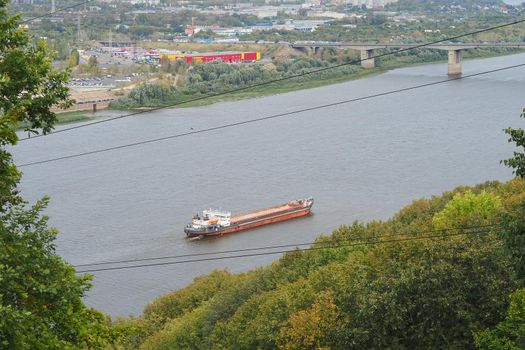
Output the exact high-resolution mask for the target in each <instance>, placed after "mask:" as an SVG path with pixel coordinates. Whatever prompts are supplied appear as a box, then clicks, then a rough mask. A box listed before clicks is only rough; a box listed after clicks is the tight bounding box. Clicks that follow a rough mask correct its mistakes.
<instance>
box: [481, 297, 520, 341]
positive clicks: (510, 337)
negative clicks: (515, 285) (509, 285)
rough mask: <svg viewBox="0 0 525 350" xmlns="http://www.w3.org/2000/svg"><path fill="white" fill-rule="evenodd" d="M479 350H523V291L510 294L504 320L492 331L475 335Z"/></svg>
mask: <svg viewBox="0 0 525 350" xmlns="http://www.w3.org/2000/svg"><path fill="white" fill-rule="evenodd" d="M475 338H476V346H477V347H478V349H481V350H519V349H523V348H525V289H520V290H517V291H515V292H514V293H512V295H511V300H510V306H509V310H508V312H507V316H506V317H505V320H503V321H502V322H500V323H499V324H498V325H497V326H496V327H495V328H494V329H491V330H486V331H484V332H480V333H478V334H476V336H475Z"/></svg>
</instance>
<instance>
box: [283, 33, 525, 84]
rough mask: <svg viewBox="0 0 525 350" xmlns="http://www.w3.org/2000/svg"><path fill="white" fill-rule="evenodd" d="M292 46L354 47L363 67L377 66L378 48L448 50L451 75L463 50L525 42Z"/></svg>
mask: <svg viewBox="0 0 525 350" xmlns="http://www.w3.org/2000/svg"><path fill="white" fill-rule="evenodd" d="M290 46H291V47H292V48H294V49H296V50H301V51H303V52H306V53H309V54H310V53H317V52H318V51H319V50H320V49H322V48H327V47H328V48H338V49H354V50H359V51H361V66H362V67H363V68H374V67H375V56H374V50H377V49H410V48H425V49H434V50H446V51H448V74H449V75H451V76H457V75H461V57H462V51H463V50H469V49H480V48H513V49H525V42H521V43H520V42H518V43H439V44H432V45H428V46H427V45H424V44H394V43H388V44H381V43H353V42H348V43H327V42H314V41H304V42H295V43H293V44H290Z"/></svg>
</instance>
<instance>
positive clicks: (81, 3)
mask: <svg viewBox="0 0 525 350" xmlns="http://www.w3.org/2000/svg"><path fill="white" fill-rule="evenodd" d="M93 1H94V0H86V1H82V2H79V3H76V4H74V5H71V6H66V7H61V8H58V9H56V10H55V11H51V12H47V13H44V14H43V15H40V16H35V17H31V18H29V19H26V20H24V21H21V22H19V24H25V23H29V22H32V21H34V20H36V19H40V18H44V17H48V16H50V15H53V14H55V13H57V12H62V11H65V10H69V9H72V8H75V7H78V6H82V5H84V4H87V3H89V2H93Z"/></svg>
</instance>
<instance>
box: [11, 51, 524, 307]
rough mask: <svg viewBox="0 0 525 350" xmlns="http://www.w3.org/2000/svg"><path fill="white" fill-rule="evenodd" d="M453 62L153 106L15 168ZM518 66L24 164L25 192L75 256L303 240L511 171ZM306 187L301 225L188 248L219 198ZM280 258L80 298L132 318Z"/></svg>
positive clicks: (100, 289) (69, 138) (369, 89)
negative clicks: (193, 230) (204, 282)
mask: <svg viewBox="0 0 525 350" xmlns="http://www.w3.org/2000/svg"><path fill="white" fill-rule="evenodd" d="M524 60H525V54H517V55H512V56H506V57H496V58H489V59H478V60H471V61H465V62H464V64H463V70H464V72H463V73H464V74H471V73H476V72H481V71H485V70H491V69H495V68H500V67H504V66H510V65H513V64H517V63H522V62H524ZM445 78H446V64H434V65H423V66H418V67H411V68H404V69H396V70H393V71H390V72H387V73H385V74H381V75H378V76H374V77H369V78H365V79H362V80H357V81H351V82H347V83H342V84H337V85H332V86H326V87H321V88H315V89H310V90H304V91H296V92H291V93H286V94H281V95H275V96H269V97H262V98H256V99H250V100H241V101H235V102H224V103H217V104H214V105H210V106H206V107H199V108H185V109H171V110H160V111H156V112H153V113H144V114H141V115H137V116H134V117H131V118H126V119H121V120H116V121H111V122H108V123H103V124H99V125H95V126H91V127H87V128H82V129H78V130H74V131H70V132H65V133H59V134H56V135H50V136H46V137H42V138H36V139H33V140H29V141H24V142H21V143H20V144H19V145H18V146H16V147H15V149H14V154H15V160H16V162H17V163H19V164H20V163H27V162H31V161H36V160H42V159H47V158H53V157H57V156H62V155H68V154H73V153H81V152H85V151H88V150H93V149H99V148H105V147H112V146H116V145H121V144H125V143H130V142H136V141H141V140H146V139H149V138H157V137H163V136H167V135H171V134H177V133H181V132H186V131H189V130H191V128H193V129H194V130H198V129H202V128H208V127H213V126H218V125H221V124H227V123H232V122H236V121H243V120H247V119H251V118H256V117H261V116H266V115H270V114H274V113H279V112H283V111H292V110H295V109H300V108H306V107H310V106H316V105H320V104H326V103H330V102H335V101H338V100H343V99H349V98H354V97H360V96H366V95H369V94H375V93H378V92H382V91H388V90H392V89H398V88H403V87H408V86H412V85H418V84H424V83H428V82H434V81H439V80H443V79H445ZM524 84H525V69H523V68H516V69H512V70H508V71H502V72H498V73H493V74H490V75H484V76H478V77H474V78H468V79H463V80H458V81H452V82H448V83H446V84H441V85H436V86H432V87H426V88H421V89H418V90H413V91H408V92H404V93H398V94H395V95H389V96H383V97H378V98H374V99H369V100H364V101H360V102H355V103H351V104H347V105H341V106H337V107H332V108H326V109H322V110H317V111H311V112H305V113H301V114H297V115H293V116H289V117H286V118H280V119H273V120H268V121H265V122H260V123H254V124H247V125H241V126H238V127H232V128H228V129H221V130H217V131H213V132H207V133H202V134H198V135H193V136H188V137H181V138H177V139H172V140H166V141H162V142H157V143H152V144H146V145H142V146H137V147H130V148H125V149H120V150H115V151H111V152H107V153H100V154H94V155H89V156H85V157H80V158H74V159H67V160H61V161H57V162H51V163H46V164H41V165H35V166H31V167H24V168H23V169H22V170H23V172H24V177H23V181H22V185H21V189H22V194H23V196H24V197H25V198H27V199H29V200H30V201H35V200H36V199H38V198H40V197H41V196H43V195H44V194H47V195H49V196H50V197H51V204H50V206H49V208H48V210H47V212H46V213H47V214H48V215H49V216H50V217H51V220H50V222H51V224H52V225H53V226H55V227H57V228H58V229H59V231H60V235H59V236H58V239H57V250H58V253H59V254H60V255H61V256H63V257H64V258H65V259H67V260H68V261H69V262H70V263H72V264H73V265H77V264H86V263H92V262H100V261H110V260H125V259H134V258H147V257H158V256H166V255H179V254H192V253H201V252H209V251H221V250H231V249H240V248H250V247H259V246H267V245H278V244H288V243H293V244H295V243H301V242H310V241H312V240H313V239H315V237H317V236H318V235H320V234H323V233H325V234H327V233H330V232H331V230H333V229H334V228H336V227H338V226H339V225H341V224H348V223H352V222H353V221H354V220H360V221H368V220H371V219H387V218H389V217H390V216H391V215H392V214H394V213H395V212H396V211H398V210H399V209H401V208H402V207H403V206H405V205H407V204H410V203H411V201H412V200H413V199H415V198H419V197H424V196H427V197H428V196H432V195H439V194H441V193H442V192H443V191H446V190H449V189H452V188H454V187H455V186H458V185H463V184H465V185H474V184H476V183H479V182H482V181H486V180H507V179H509V178H511V176H512V173H511V171H510V170H509V169H507V168H505V167H504V166H502V165H500V164H499V161H500V160H501V159H504V158H508V157H509V156H511V154H512V150H513V147H512V146H511V145H509V144H508V143H507V137H506V135H505V134H504V133H503V131H502V129H503V128H505V127H508V126H511V125H512V126H516V127H517V126H523V120H522V119H520V118H519V115H520V113H521V111H522V108H523V107H524V105H525V100H524V99H523V92H524V87H525V85H524ZM307 196H313V197H314V198H315V201H316V203H315V205H314V207H313V212H314V215H312V216H311V217H308V218H303V219H297V220H292V221H288V222H285V223H281V224H275V225H271V226H266V227H263V228H259V229H255V230H252V231H246V232H244V233H237V234H232V235H229V236H224V237H221V238H218V239H208V240H202V241H189V240H187V239H186V238H185V236H184V233H183V227H184V225H185V224H186V223H187V222H188V221H189V220H190V218H191V216H192V214H194V213H196V212H197V211H199V210H201V209H204V208H208V207H212V208H221V209H228V210H231V211H233V212H234V213H236V212H243V211H248V210H252V209H258V208H263V207H267V206H272V205H275V204H280V203H283V202H286V201H289V200H291V199H294V198H302V197H307ZM277 257H278V255H267V256H259V257H250V258H237V259H226V260H214V261H203V262H196V263H187V264H179V265H166V266H156V267H148V268H138V269H129V270H116V271H104V272H97V273H95V274H94V279H93V288H92V289H91V290H90V291H89V293H88V296H87V297H86V301H87V303H88V305H90V306H93V307H96V308H98V309H100V310H102V311H103V312H106V313H108V314H110V315H129V314H134V315H139V314H140V313H141V310H142V309H143V307H144V306H145V305H146V304H147V303H148V302H149V301H151V300H152V299H153V298H155V297H157V296H160V295H162V294H163V293H166V292H168V291H170V290H173V289H176V288H181V287H184V286H186V285H187V284H189V283H190V282H191V281H192V280H193V279H194V278H195V277H196V276H199V275H202V274H205V273H207V272H210V271H211V270H213V269H223V268H227V269H229V270H230V271H232V272H239V271H246V270H248V269H251V268H254V267H257V266H262V265H265V264H268V263H270V262H271V261H272V260H274V259H276V258H277Z"/></svg>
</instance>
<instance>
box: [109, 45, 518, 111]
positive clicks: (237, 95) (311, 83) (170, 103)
mask: <svg viewBox="0 0 525 350" xmlns="http://www.w3.org/2000/svg"><path fill="white" fill-rule="evenodd" d="M520 52H523V50H500V51H498V52H495V51H494V50H479V49H478V50H473V51H465V55H464V59H465V60H470V59H479V58H489V57H498V56H505V55H512V54H516V53H520ZM436 57H438V58H436ZM446 61H447V60H446V53H435V52H434V53H433V54H432V55H428V51H422V50H420V51H418V52H417V53H416V56H414V55H411V54H410V53H408V52H405V53H403V54H400V55H398V56H388V57H381V58H377V59H376V67H375V68H373V69H364V68H361V67H360V66H357V65H356V64H350V63H349V64H348V65H342V66H341V65H340V64H338V65H337V66H338V67H334V68H333V70H332V69H325V70H323V71H322V72H320V73H316V72H315V71H316V70H318V69H319V68H316V69H312V72H311V73H307V74H304V75H301V76H300V77H297V78H289V79H287V78H286V77H281V78H285V79H286V80H279V79H281V78H277V79H275V78H274V79H271V80H279V81H277V82H275V83H268V84H265V83H264V82H257V83H255V84H252V85H255V87H253V88H250V87H249V86H246V85H244V86H242V85H241V86H239V89H243V90H242V91H235V90H236V89H235V88H233V89H226V90H222V91H213V92H212V93H207V94H203V93H192V94H190V93H188V92H181V91H177V92H176V93H175V94H174V95H173V96H171V97H170V98H169V99H168V100H165V101H158V103H153V104H149V105H148V106H140V107H134V108H133V107H132V108H122V107H123V106H122V105H121V104H120V102H119V101H117V102H116V103H112V105H113V106H112V107H113V108H114V109H121V110H122V109H124V110H136V109H141V110H144V109H148V108H151V109H153V108H161V107H166V108H167V107H182V108H187V107H199V106H205V105H210V104H213V103H217V102H225V101H237V100H242V99H247V98H257V97H263V96H270V95H276V94H282V93H287V92H291V91H300V90H305V89H311V88H316V87H321V86H328V85H333V84H338V83H343V82H347V81H352V80H357V79H362V78H366V77H370V76H374V75H377V74H381V73H385V72H387V71H390V70H393V69H398V68H407V67H415V66H419V65H426V64H439V63H444V62H446ZM348 70H350V71H348ZM305 73H306V72H305ZM446 74H447V73H446V71H444V72H443V76H444V77H446ZM292 75H297V74H292ZM260 84H264V85H262V86H257V85H260ZM228 91H233V92H231V93H230V92H228ZM215 95H219V96H215ZM110 108H111V106H110Z"/></svg>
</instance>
